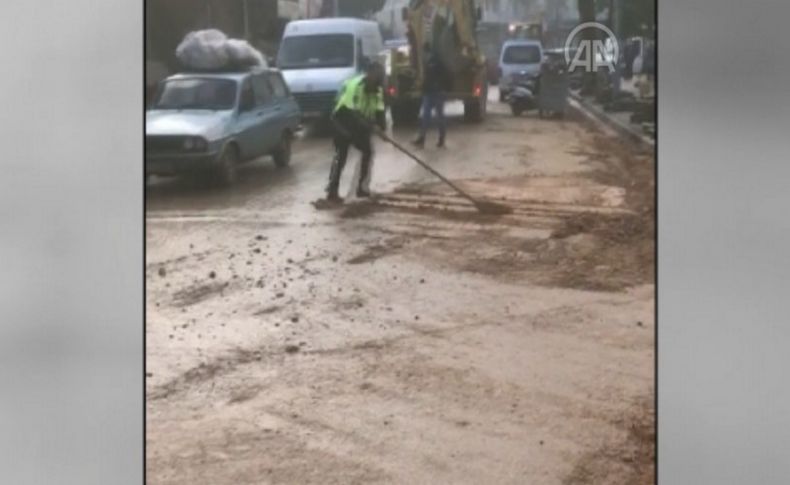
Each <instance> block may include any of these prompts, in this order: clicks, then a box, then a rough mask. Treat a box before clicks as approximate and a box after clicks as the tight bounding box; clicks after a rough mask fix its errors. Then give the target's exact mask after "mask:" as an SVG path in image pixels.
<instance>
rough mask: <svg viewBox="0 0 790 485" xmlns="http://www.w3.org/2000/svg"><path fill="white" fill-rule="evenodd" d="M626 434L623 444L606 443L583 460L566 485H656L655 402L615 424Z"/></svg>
mask: <svg viewBox="0 0 790 485" xmlns="http://www.w3.org/2000/svg"><path fill="white" fill-rule="evenodd" d="M614 424H615V425H617V426H618V427H620V428H621V429H623V430H624V431H625V438H624V439H621V440H620V441H616V442H610V443H605V444H604V445H603V446H602V447H601V448H599V449H597V450H595V451H593V452H591V453H589V454H587V455H585V456H583V457H582V458H581V460H579V462H578V463H577V464H576V465H575V466H574V468H573V470H572V471H571V473H570V474H569V475H568V476H567V477H565V479H564V480H563V481H562V484H563V485H593V484H599V483H607V484H612V485H653V483H655V482H654V478H655V456H656V449H655V440H656V433H655V412H654V409H653V405H652V398H651V399H650V400H649V401H648V400H644V401H643V402H642V403H640V404H638V405H636V406H635V407H634V408H633V409H631V411H630V412H629V413H628V414H627V415H626V417H625V418H620V419H617V420H616V421H615V423H614Z"/></svg>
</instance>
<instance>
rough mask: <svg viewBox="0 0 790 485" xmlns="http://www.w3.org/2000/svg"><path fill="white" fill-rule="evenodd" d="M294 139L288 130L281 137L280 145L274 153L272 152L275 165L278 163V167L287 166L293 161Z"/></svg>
mask: <svg viewBox="0 0 790 485" xmlns="http://www.w3.org/2000/svg"><path fill="white" fill-rule="evenodd" d="M292 140H293V137H292V136H291V134H290V133H288V132H285V133H283V135H282V137H280V144H279V145H278V147H277V149H276V150H275V151H274V153H272V158H274V165H276V166H277V168H283V167H287V166H288V164H289V163H290V162H291V144H292Z"/></svg>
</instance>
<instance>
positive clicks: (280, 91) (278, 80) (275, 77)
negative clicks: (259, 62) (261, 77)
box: [269, 72, 288, 99]
mask: <svg viewBox="0 0 790 485" xmlns="http://www.w3.org/2000/svg"><path fill="white" fill-rule="evenodd" d="M269 84H271V86H272V91H273V92H274V97H275V98H277V99H283V98H287V97H288V89H287V88H286V87H285V83H284V82H283V79H282V77H280V75H279V74H277V73H274V72H272V73H270V74H269Z"/></svg>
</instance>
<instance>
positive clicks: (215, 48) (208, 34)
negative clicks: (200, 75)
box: [176, 29, 266, 70]
mask: <svg viewBox="0 0 790 485" xmlns="http://www.w3.org/2000/svg"><path fill="white" fill-rule="evenodd" d="M176 57H177V58H178V60H179V61H180V62H181V64H183V65H184V66H185V67H187V68H192V69H205V70H215V69H222V68H228V67H234V66H263V67H265V66H266V61H265V60H264V58H263V55H262V54H261V53H260V52H258V50H256V49H255V48H254V47H252V46H251V45H250V44H249V43H248V42H247V41H244V40H239V39H228V37H227V36H226V35H225V34H224V33H222V32H220V31H219V30H216V29H206V30H198V31H194V32H190V33H188V34H187V35H186V36H185V37H184V40H182V41H181V43H180V44H179V45H178V47H177V48H176Z"/></svg>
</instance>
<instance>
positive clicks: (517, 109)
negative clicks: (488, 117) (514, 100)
mask: <svg viewBox="0 0 790 485" xmlns="http://www.w3.org/2000/svg"><path fill="white" fill-rule="evenodd" d="M510 112H511V113H513V116H521V113H523V112H524V108H523V107H521V106H519V105H518V104H511V105H510Z"/></svg>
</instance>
